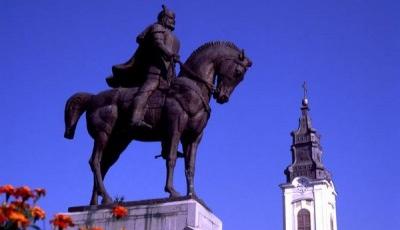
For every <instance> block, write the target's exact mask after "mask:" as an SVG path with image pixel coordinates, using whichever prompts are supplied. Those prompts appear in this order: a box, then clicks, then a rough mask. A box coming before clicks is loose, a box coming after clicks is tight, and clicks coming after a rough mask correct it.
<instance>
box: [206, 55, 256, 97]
mask: <svg viewBox="0 0 400 230" xmlns="http://www.w3.org/2000/svg"><path fill="white" fill-rule="evenodd" d="M251 65H252V62H251V60H250V59H249V58H248V57H246V56H245V54H244V50H242V51H241V52H238V53H237V55H236V56H233V57H232V56H230V57H224V58H221V60H219V63H218V65H217V71H216V75H217V79H216V80H217V86H216V90H215V92H214V98H215V99H216V100H217V102H218V103H220V104H223V103H226V102H228V101H229V97H230V95H231V93H232V92H233V90H234V89H235V88H236V86H237V85H238V84H239V83H240V82H241V81H242V80H243V78H244V74H245V73H246V71H247V69H248V68H249V67H250V66H251Z"/></svg>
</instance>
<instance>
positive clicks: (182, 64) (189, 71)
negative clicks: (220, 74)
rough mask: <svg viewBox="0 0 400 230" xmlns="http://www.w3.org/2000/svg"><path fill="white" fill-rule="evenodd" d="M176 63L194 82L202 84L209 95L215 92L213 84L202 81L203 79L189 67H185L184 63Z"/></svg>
mask: <svg viewBox="0 0 400 230" xmlns="http://www.w3.org/2000/svg"><path fill="white" fill-rule="evenodd" d="M176 62H177V63H178V64H179V66H180V67H181V68H182V69H183V70H184V71H186V72H187V73H188V74H190V75H191V76H192V77H194V80H196V81H199V82H201V83H204V84H205V85H206V87H207V89H208V90H209V91H210V93H211V94H212V93H213V92H215V91H216V89H215V86H214V84H211V83H209V82H207V81H206V80H204V79H203V78H201V77H200V76H199V75H197V74H196V73H195V72H193V71H192V70H191V69H190V68H189V67H187V66H186V65H185V64H184V63H182V62H181V61H180V60H176Z"/></svg>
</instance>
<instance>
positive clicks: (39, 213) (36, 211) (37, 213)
mask: <svg viewBox="0 0 400 230" xmlns="http://www.w3.org/2000/svg"><path fill="white" fill-rule="evenodd" d="M31 214H32V217H33V218H34V219H35V221H36V220H39V219H41V220H43V219H44V218H45V217H46V213H45V212H44V211H43V209H41V208H40V207H39V206H35V207H33V208H32V209H31Z"/></svg>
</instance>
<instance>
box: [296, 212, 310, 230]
mask: <svg viewBox="0 0 400 230" xmlns="http://www.w3.org/2000/svg"><path fill="white" fill-rule="evenodd" d="M297 230H311V218H310V212H309V211H308V210H307V209H304V208H303V209H301V210H300V211H299V213H298V214H297Z"/></svg>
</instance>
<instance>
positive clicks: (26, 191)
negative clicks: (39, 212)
mask: <svg viewBox="0 0 400 230" xmlns="http://www.w3.org/2000/svg"><path fill="white" fill-rule="evenodd" d="M15 197H17V198H18V197H21V198H22V199H23V200H27V199H29V198H31V197H34V194H33V192H32V191H31V189H30V188H29V187H28V186H22V187H19V188H17V190H16V191H15Z"/></svg>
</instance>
